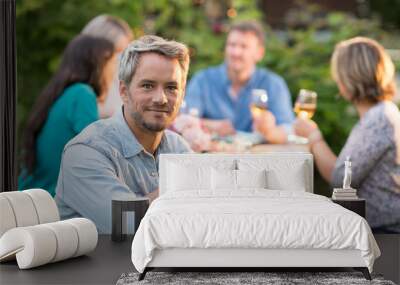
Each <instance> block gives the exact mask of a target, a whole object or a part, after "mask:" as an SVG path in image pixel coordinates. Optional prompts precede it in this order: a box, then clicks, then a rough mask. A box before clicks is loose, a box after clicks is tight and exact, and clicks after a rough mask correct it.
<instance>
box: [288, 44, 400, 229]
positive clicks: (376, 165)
mask: <svg viewBox="0 0 400 285" xmlns="http://www.w3.org/2000/svg"><path fill="white" fill-rule="evenodd" d="M331 71H332V75H333V78H334V80H335V81H336V83H337V85H338V88H339V90H340V93H341V95H342V96H343V98H344V99H346V100H348V101H350V102H351V103H352V104H353V105H354V106H355V108H356V110H357V112H358V115H359V117H360V120H359V122H358V123H357V124H356V125H355V126H354V127H353V129H352V131H351V133H350V136H349V137H348V139H347V141H346V144H345V146H344V148H343V149H342V150H341V152H340V154H339V156H338V157H336V155H335V154H334V153H333V152H332V150H331V149H330V148H329V146H328V144H327V143H326V142H325V141H324V139H323V137H322V135H321V132H320V131H319V129H318V125H317V124H316V123H315V122H313V121H311V120H306V119H298V120H297V121H296V123H295V127H294V128H295V131H296V133H297V134H298V135H301V136H304V137H308V139H309V141H310V148H311V152H312V153H313V155H314V158H315V162H316V165H317V168H318V170H319V172H320V173H321V175H322V177H324V178H325V179H326V180H327V181H329V182H330V183H331V184H332V186H333V187H340V186H341V185H342V180H343V173H344V161H345V159H346V157H347V156H350V157H351V161H352V184H351V185H352V187H354V188H356V189H358V195H359V196H360V197H361V198H364V199H366V203H367V220H368V222H369V224H370V226H371V227H372V228H373V229H374V230H375V231H377V232H378V231H379V232H396V233H400V112H399V109H398V107H397V106H396V105H395V104H394V103H393V102H392V101H391V100H392V98H393V96H394V95H395V93H396V90H395V68H394V65H393V62H392V61H391V59H390V57H389V56H388V55H387V53H386V52H385V50H384V48H383V47H382V46H381V45H380V44H379V43H377V42H376V41H374V40H371V39H368V38H363V37H356V38H353V39H350V40H346V41H343V42H341V43H339V44H338V45H337V46H336V48H335V51H334V53H333V56H332V59H331Z"/></svg>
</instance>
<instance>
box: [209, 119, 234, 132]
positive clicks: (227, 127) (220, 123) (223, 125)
mask: <svg viewBox="0 0 400 285" xmlns="http://www.w3.org/2000/svg"><path fill="white" fill-rule="evenodd" d="M202 124H203V126H204V127H205V128H206V129H207V130H208V131H209V132H210V133H212V134H213V133H215V134H217V135H219V136H229V135H233V134H235V133H236V130H235V128H234V127H233V125H232V123H231V121H229V120H207V119H203V120H202Z"/></svg>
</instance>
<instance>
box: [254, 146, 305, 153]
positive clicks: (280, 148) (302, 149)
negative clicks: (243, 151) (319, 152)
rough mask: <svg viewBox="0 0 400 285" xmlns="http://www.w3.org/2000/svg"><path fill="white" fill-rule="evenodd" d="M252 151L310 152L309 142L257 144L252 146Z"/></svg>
mask: <svg viewBox="0 0 400 285" xmlns="http://www.w3.org/2000/svg"><path fill="white" fill-rule="evenodd" d="M248 151H249V152H250V153H263V152H308V153H309V152H310V147H309V145H308V144H257V145H254V146H252V147H251V148H250V149H249V150H248Z"/></svg>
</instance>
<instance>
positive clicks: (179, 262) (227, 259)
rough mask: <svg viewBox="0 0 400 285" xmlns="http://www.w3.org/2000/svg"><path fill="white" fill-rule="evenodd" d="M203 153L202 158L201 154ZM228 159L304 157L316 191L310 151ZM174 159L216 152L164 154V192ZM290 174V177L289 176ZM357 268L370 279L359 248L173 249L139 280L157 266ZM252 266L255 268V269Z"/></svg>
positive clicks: (209, 157)
mask: <svg viewBox="0 0 400 285" xmlns="http://www.w3.org/2000/svg"><path fill="white" fill-rule="evenodd" d="M199 156H201V157H199ZM221 156H222V157H224V158H226V159H232V160H235V159H238V158H239V159H240V158H252V157H256V156H257V158H260V157H262V158H265V159H271V160H275V159H288V158H296V159H304V161H305V176H306V177H305V178H306V184H307V185H306V188H305V190H306V191H307V192H311V193H313V157H312V155H311V154H309V153H265V154H256V155H255V154H239V155H238V154H223V155H220V156H219V159H220V158H221ZM174 159H185V160H186V159H188V160H192V161H193V160H198V159H200V160H207V161H208V163H210V164H211V163H212V161H213V160H214V159H216V155H212V154H211V155H210V154H186V155H185V157H183V156H182V155H179V154H178V155H176V154H174V155H172V154H163V155H162V156H161V159H160V194H162V193H165V192H166V190H167V189H164V188H165V187H163V186H164V185H166V180H167V179H168V178H167V177H166V176H167V174H166V173H167V167H168V166H167V163H168V161H171V160H172V161H173V160H174ZM288 177H289V176H288ZM343 267H346V268H353V269H355V270H358V271H361V272H362V273H363V275H364V277H365V278H366V279H367V280H371V276H370V273H369V270H368V268H367V267H366V264H365V261H364V260H363V259H362V257H361V252H360V251H359V250H330V249H254V248H218V249H217V248H207V249H199V248H169V249H157V250H156V251H155V252H154V256H153V259H152V260H151V262H149V264H148V265H147V267H146V268H145V270H144V271H143V273H141V274H140V275H139V280H143V279H144V278H145V276H146V273H147V272H148V271H151V270H154V269H156V268H157V269H161V268H162V269H167V268H168V269H171V268H177V269H179V268H185V270H187V269H194V268H203V269H210V270H211V271H212V270H214V269H220V268H229V269H230V271H232V269H233V271H253V269H257V270H258V271H263V270H262V269H264V270H265V269H267V268H268V269H269V270H271V268H274V269H278V268H285V269H287V271H290V269H294V268H302V269H304V268H310V269H314V268H326V269H329V268H331V269H333V268H343ZM251 269H252V270H251Z"/></svg>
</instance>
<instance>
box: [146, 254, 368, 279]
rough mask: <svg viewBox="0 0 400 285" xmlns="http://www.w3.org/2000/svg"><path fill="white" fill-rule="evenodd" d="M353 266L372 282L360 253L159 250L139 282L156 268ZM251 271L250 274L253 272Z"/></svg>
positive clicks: (252, 268)
mask: <svg viewBox="0 0 400 285" xmlns="http://www.w3.org/2000/svg"><path fill="white" fill-rule="evenodd" d="M337 267H350V268H353V269H354V270H357V271H361V272H362V273H363V275H364V277H365V279H367V280H371V275H370V274H369V271H368V268H367V267H365V262H364V260H363V259H362V258H361V253H360V251H359V250H327V249H237V248H227V249H214V248H211V249H193V248H187V249H183V248H171V249H164V250H156V251H155V253H154V257H153V260H152V261H151V262H150V263H149V264H148V266H147V267H146V268H145V270H144V271H143V273H141V274H140V275H139V280H143V279H144V277H145V276H146V273H147V272H149V271H151V270H153V269H155V268H185V269H187V268H190V269H194V268H203V269H204V268H207V269H210V270H211V271H212V270H213V269H217V268H219V269H220V268H230V269H233V270H234V271H247V270H250V269H251V270H254V269H255V268H257V270H259V271H262V270H261V269H269V270H271V268H277V269H278V268H280V269H281V268H285V269H287V271H290V268H292V269H293V268H302V269H304V268H310V269H311V268H319V269H320V268H337ZM251 270H250V271H251Z"/></svg>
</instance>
